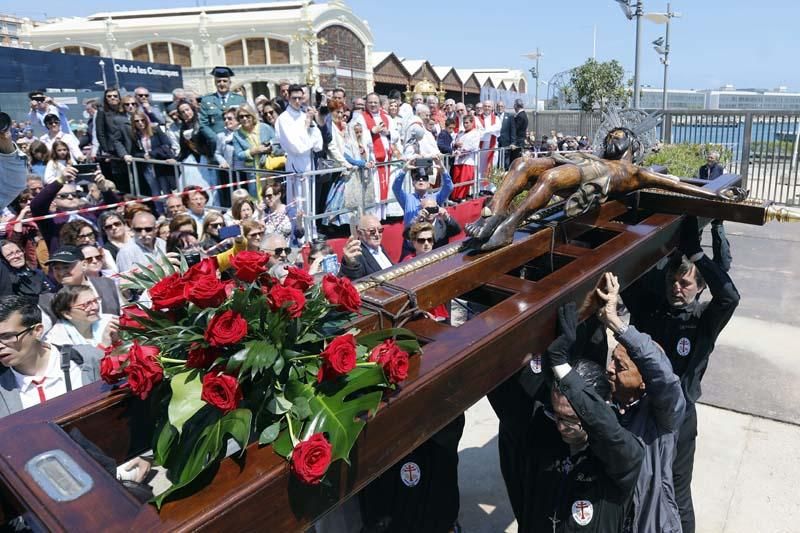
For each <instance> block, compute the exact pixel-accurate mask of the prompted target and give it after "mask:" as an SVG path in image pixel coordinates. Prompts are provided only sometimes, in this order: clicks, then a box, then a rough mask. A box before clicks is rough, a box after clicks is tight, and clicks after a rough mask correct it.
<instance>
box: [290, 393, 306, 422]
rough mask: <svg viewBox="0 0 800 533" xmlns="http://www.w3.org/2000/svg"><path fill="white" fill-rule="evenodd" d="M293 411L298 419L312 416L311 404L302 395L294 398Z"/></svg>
mask: <svg viewBox="0 0 800 533" xmlns="http://www.w3.org/2000/svg"><path fill="white" fill-rule="evenodd" d="M291 411H292V414H293V415H294V417H295V418H297V419H298V420H305V419H306V418H308V417H309V416H311V406H310V405H309V404H308V400H307V399H306V398H304V397H302V396H298V397H297V398H295V399H294V403H293V405H292V409H291Z"/></svg>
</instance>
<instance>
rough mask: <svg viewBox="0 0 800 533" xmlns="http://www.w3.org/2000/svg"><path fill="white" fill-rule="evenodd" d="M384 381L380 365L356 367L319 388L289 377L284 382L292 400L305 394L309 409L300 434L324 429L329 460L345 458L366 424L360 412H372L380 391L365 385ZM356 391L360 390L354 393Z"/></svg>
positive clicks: (382, 384)
mask: <svg viewBox="0 0 800 533" xmlns="http://www.w3.org/2000/svg"><path fill="white" fill-rule="evenodd" d="M342 382H343V385H342V384H341V383H342ZM385 384H386V378H385V377H384V375H383V370H382V369H381V368H380V367H379V366H372V367H358V368H356V369H354V370H353V371H351V372H350V373H349V374H347V375H346V376H344V377H343V378H340V381H339V382H337V383H335V384H334V383H328V384H324V385H325V387H320V388H319V389H315V388H314V387H313V386H311V385H308V384H307V383H303V382H302V381H290V382H289V383H288V384H287V386H286V395H287V397H288V398H289V399H290V400H292V402H296V401H297V398H299V397H303V398H306V399H307V400H308V402H309V407H310V408H311V412H312V415H311V418H310V419H308V420H307V421H306V422H305V424H304V428H303V431H302V434H301V436H300V438H301V439H302V440H305V439H307V438H308V437H310V436H311V435H313V434H314V433H320V432H321V433H326V434H327V436H328V440H329V441H330V443H331V445H332V446H333V457H332V460H336V459H345V460H347V458H348V456H349V455H350V449H351V448H352V447H353V444H355V442H356V439H357V438H358V435H359V433H361V430H362V429H363V427H364V424H365V422H364V420H363V419H362V417H361V415H363V414H369V415H373V414H374V413H375V411H376V410H377V409H378V405H379V404H380V401H381V396H382V395H383V393H382V391H380V390H376V391H373V392H369V393H364V392H365V389H368V388H372V387H380V386H384V385H385ZM359 392H361V393H363V394H357V393H359Z"/></svg>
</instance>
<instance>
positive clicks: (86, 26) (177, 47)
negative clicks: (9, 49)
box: [20, 0, 373, 99]
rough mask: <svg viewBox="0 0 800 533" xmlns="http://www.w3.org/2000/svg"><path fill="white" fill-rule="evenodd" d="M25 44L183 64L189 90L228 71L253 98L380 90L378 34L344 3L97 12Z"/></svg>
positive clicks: (206, 88) (27, 33)
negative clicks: (292, 87)
mask: <svg viewBox="0 0 800 533" xmlns="http://www.w3.org/2000/svg"><path fill="white" fill-rule="evenodd" d="M20 38H22V39H24V40H25V41H27V42H30V45H31V48H33V49H35V50H49V51H56V52H58V51H60V52H65V53H78V54H81V55H99V56H105V57H113V58H117V59H132V60H137V61H150V62H155V63H169V64H176V65H180V66H181V67H182V69H183V79H184V86H185V87H186V88H191V89H194V90H196V91H198V92H199V93H201V94H204V93H209V92H212V91H213V90H214V86H213V78H212V77H211V76H209V71H210V70H211V68H212V67H214V66H216V65H227V66H229V67H231V68H232V69H233V71H234V73H235V77H234V78H233V80H232V81H233V86H234V88H236V87H243V88H244V89H245V92H246V94H247V96H248V97H250V98H251V99H252V98H254V97H255V96H256V95H259V94H264V95H265V96H268V97H275V96H276V95H277V92H276V85H277V83H278V82H279V81H280V80H283V79H285V80H289V81H290V82H292V83H295V82H296V83H306V82H308V81H313V82H314V83H315V84H319V83H320V80H321V81H322V83H323V84H326V82H329V81H330V78H333V77H334V76H335V77H336V81H337V83H338V84H339V85H341V86H344V87H345V88H346V89H348V93H351V94H352V93H357V92H361V93H362V94H363V93H365V92H367V91H368V90H370V89H371V88H372V83H373V80H372V69H371V60H370V58H371V53H372V47H373V37H372V32H371V30H370V29H369V26H368V25H367V23H366V22H365V21H363V20H361V19H359V18H358V17H357V16H355V15H354V14H353V12H352V10H351V9H350V8H349V7H348V6H346V5H345V4H344V2H342V1H337V0H331V1H330V2H328V3H320V4H317V3H313V2H311V1H299V2H271V3H259V4H241V5H229V6H203V7H196V8H170V9H162V10H146V11H121V12H109V13H97V14H94V15H91V16H89V17H81V18H77V17H76V18H64V19H58V20H55V21H48V22H46V23H36V24H34V23H31V22H30V21H28V22H27V23H25V24H23V26H22V28H21V29H20Z"/></svg>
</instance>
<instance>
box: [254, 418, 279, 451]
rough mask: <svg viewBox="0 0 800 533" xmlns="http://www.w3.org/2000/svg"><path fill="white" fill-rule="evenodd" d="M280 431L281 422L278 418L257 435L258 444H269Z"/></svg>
mask: <svg viewBox="0 0 800 533" xmlns="http://www.w3.org/2000/svg"><path fill="white" fill-rule="evenodd" d="M280 432H281V422H280V420H279V421H277V422H275V423H274V424H272V425H271V426H267V427H266V428H264V431H262V432H261V435H260V436H259V437H258V443H259V444H262V445H263V444H271V443H272V442H273V441H274V440H275V439H277V438H278V435H279V434H280Z"/></svg>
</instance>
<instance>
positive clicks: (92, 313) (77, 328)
mask: <svg viewBox="0 0 800 533" xmlns="http://www.w3.org/2000/svg"><path fill="white" fill-rule="evenodd" d="M51 309H52V310H53V314H54V315H55V316H56V318H57V319H58V320H57V321H56V323H55V324H53V327H52V328H51V329H50V331H48V332H47V333H46V334H45V336H44V340H45V341H46V342H49V343H51V344H55V345H56V346H65V345H71V346H74V345H81V344H89V345H91V346H95V347H98V346H100V345H103V346H111V344H112V343H114V342H115V341H117V340H119V333H118V332H119V318H117V317H116V316H114V315H108V314H105V313H101V312H100V298H99V297H98V296H97V295H96V294H95V292H94V291H93V290H92V288H91V287H89V286H88V285H65V286H63V287H61V289H60V290H59V291H58V292H57V293H56V295H55V296H54V297H53V301H52V303H51Z"/></svg>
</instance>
